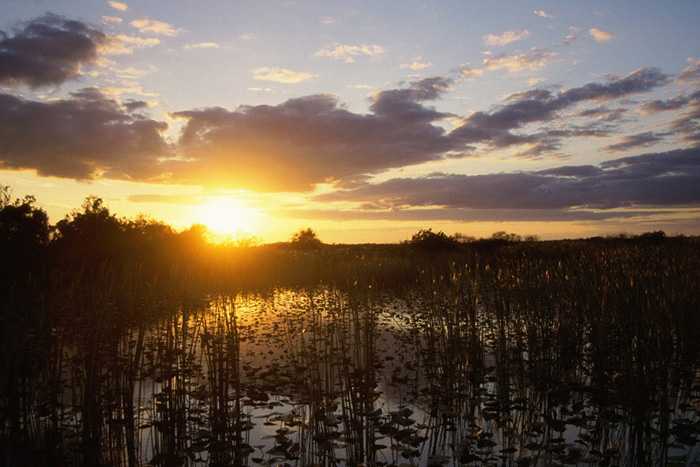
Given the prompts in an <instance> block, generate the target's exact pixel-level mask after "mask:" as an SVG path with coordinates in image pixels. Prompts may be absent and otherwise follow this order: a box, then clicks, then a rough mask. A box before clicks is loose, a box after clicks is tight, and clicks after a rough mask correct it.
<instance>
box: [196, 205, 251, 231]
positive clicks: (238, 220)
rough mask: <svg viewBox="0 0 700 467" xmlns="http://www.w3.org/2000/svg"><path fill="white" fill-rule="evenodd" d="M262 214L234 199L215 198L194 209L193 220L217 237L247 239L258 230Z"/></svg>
mask: <svg viewBox="0 0 700 467" xmlns="http://www.w3.org/2000/svg"><path fill="white" fill-rule="evenodd" d="M261 218H262V212H261V211H260V210H259V209H256V208H253V207H250V206H248V205H246V204H245V203H244V202H242V201H241V200H238V199H235V198H215V199H212V200H210V201H207V202H206V203H204V204H202V205H200V206H198V207H197V209H196V214H195V219H196V221H197V222H198V223H200V224H203V225H204V226H205V227H207V229H209V230H210V231H211V232H212V233H213V234H215V235H216V236H218V237H229V238H230V237H248V236H251V235H255V234H256V233H257V232H258V229H259V228H260V221H261Z"/></svg>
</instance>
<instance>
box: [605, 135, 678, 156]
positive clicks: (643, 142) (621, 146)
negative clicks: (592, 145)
mask: <svg viewBox="0 0 700 467" xmlns="http://www.w3.org/2000/svg"><path fill="white" fill-rule="evenodd" d="M666 136H668V133H655V132H652V131H645V132H644V133H637V134H634V135H627V136H625V137H623V138H622V140H620V142H618V143H615V144H610V145H608V146H606V147H605V150H606V151H609V152H620V151H627V150H629V149H637V148H640V147H648V146H653V145H654V144H656V143H658V142H660V141H663V140H664V138H665V137H666Z"/></svg>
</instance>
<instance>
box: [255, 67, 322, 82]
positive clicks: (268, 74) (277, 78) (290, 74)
mask: <svg viewBox="0 0 700 467" xmlns="http://www.w3.org/2000/svg"><path fill="white" fill-rule="evenodd" d="M313 78H316V75H314V74H313V73H307V72H305V71H294V70H289V69H287V68H276V67H262V68H256V69H255V70H253V79H255V80H257V81H273V82H275V83H284V84H296V83H301V82H302V81H307V80H310V79H313Z"/></svg>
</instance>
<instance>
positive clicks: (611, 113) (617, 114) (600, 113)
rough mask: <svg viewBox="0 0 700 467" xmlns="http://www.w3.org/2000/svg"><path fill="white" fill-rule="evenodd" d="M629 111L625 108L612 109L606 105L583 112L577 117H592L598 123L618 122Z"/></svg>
mask: <svg viewBox="0 0 700 467" xmlns="http://www.w3.org/2000/svg"><path fill="white" fill-rule="evenodd" d="M627 112H628V109H625V108H623V107H618V108H614V109H611V108H609V107H606V106H604V105H601V106H598V107H592V108H589V109H585V110H582V111H581V112H579V113H578V114H576V116H578V117H592V118H594V119H596V120H598V121H602V122H618V121H620V120H622V119H623V118H624V116H625V114H626V113H627Z"/></svg>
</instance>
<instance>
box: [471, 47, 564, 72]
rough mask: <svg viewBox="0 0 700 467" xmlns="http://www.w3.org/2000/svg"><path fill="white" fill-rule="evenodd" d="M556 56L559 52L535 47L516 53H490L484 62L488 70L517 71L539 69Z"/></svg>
mask: <svg viewBox="0 0 700 467" xmlns="http://www.w3.org/2000/svg"><path fill="white" fill-rule="evenodd" d="M556 57H557V54H556V53H555V52H552V51H550V50H547V49H538V48H533V49H530V50H528V51H527V52H523V53H516V54H499V55H491V54H488V55H487V56H486V57H485V58H484V61H483V63H484V68H486V69H487V70H506V71H509V72H511V73H515V72H518V71H523V70H529V71H533V70H538V69H540V68H542V67H543V66H545V65H547V64H548V63H549V62H551V61H552V60H554V59H555V58H556Z"/></svg>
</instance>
